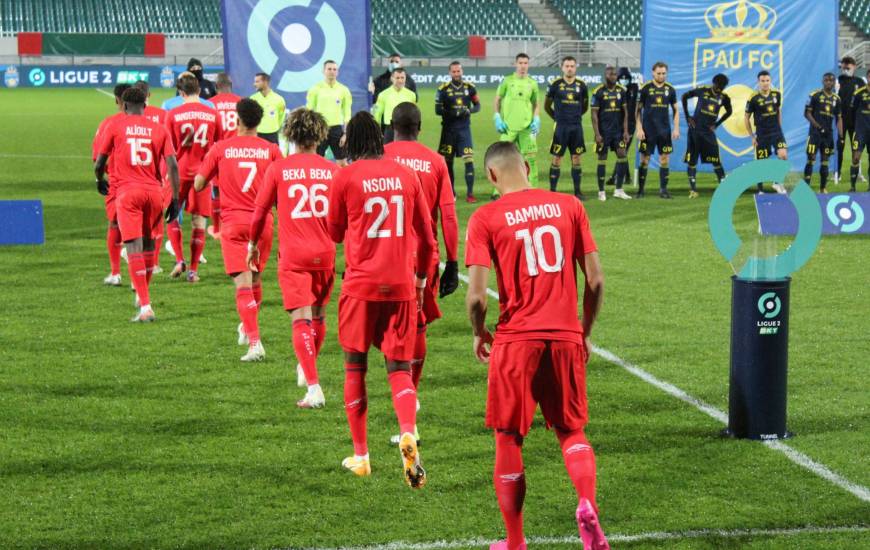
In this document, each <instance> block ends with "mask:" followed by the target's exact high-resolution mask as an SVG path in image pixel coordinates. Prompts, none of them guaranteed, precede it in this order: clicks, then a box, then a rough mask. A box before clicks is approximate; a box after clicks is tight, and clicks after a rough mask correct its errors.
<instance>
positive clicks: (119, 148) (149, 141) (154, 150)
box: [99, 115, 175, 193]
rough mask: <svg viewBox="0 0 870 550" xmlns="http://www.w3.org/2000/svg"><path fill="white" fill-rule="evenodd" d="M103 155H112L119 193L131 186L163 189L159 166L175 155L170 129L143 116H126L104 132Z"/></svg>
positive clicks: (100, 152)
mask: <svg viewBox="0 0 870 550" xmlns="http://www.w3.org/2000/svg"><path fill="white" fill-rule="evenodd" d="M99 154H101V155H107V156H108V155H111V162H112V165H113V166H114V167H115V178H116V180H117V181H116V183H115V186H116V193H123V190H124V189H125V188H126V187H127V186H148V187H151V186H153V187H154V188H159V187H160V172H159V166H160V163H161V161H163V159H164V158H165V157H168V156H170V155H173V154H175V151H174V150H173V148H172V143H171V141H170V139H169V136H168V135H167V134H166V130H165V129H164V128H163V127H162V126H160V125H159V124H155V123H154V122H152V121H151V120H149V119H147V118H145V117H144V116H142V115H123V116H121V117H118V118H117V119H115V121H114V122H113V123H112V125H111V126H110V127H109V128H107V129H106V131H105V132H103V135H102V138H101V140H100V146H99Z"/></svg>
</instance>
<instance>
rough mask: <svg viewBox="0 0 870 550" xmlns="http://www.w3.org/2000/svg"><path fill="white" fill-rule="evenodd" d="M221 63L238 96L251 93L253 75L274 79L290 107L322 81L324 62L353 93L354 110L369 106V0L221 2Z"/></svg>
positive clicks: (273, 83)
mask: <svg viewBox="0 0 870 550" xmlns="http://www.w3.org/2000/svg"><path fill="white" fill-rule="evenodd" d="M221 17H222V19H223V21H222V22H223V34H224V60H225V64H226V69H227V72H228V73H229V74H230V76H231V77H232V78H233V83H234V85H235V86H234V87H235V91H236V93H239V94H241V95H249V94H250V93H253V91H254V90H253V83H254V75H255V74H257V73H261V72H262V73H268V74H270V75H271V76H272V89H273V90H275V91H277V92H278V93H280V94H281V95H283V96H284V98H285V99H286V100H287V107H288V108H291V109H292V108H295V107H299V106H302V105H305V94H306V92H307V91H308V89H309V88H311V86H312V85H314V84H316V83H317V82H319V81H321V80H323V62H324V61H326V60H327V59H331V60H333V61H335V62H336V63H338V66H339V74H338V80H339V82H341V83H342V84H344V85H346V86H347V87H348V88H350V91H351V93H352V94H353V110H354V112H356V111H359V110H361V109H368V108H369V94H368V81H369V70H370V67H371V59H370V58H369V54H370V52H371V6H370V3H369V0H223V2H222V7H221Z"/></svg>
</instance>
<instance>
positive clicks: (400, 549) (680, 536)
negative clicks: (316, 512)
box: [306, 525, 870, 550]
mask: <svg viewBox="0 0 870 550" xmlns="http://www.w3.org/2000/svg"><path fill="white" fill-rule="evenodd" d="M867 531H870V526H867V525H849V526H843V527H816V526H807V527H794V528H780V529H697V530H692V531H672V532H664V531H653V532H648V533H637V534H634V535H620V534H613V535H607V540H608V542H654V541H663V540H685V539H703V538H725V539H736V538H747V537H790V536H795V535H805V534H832V533H864V532H867ZM579 540H580V538H579V537H577V536H571V537H527V538H526V542H527V543H529V544H534V545H538V544H540V545H554V544H559V545H561V544H573V545H576V544H577V542H579ZM495 542H496V541H495V540H490V539H484V538H474V539H466V540H451V541H447V540H440V541H431V542H390V543H387V544H378V545H371V546H342V547H340V548H320V547H312V548H308V549H306V550H441V549H448V548H466V547H469V546H474V547H478V548H487V547H488V546H489V545H490V544H493V543H495Z"/></svg>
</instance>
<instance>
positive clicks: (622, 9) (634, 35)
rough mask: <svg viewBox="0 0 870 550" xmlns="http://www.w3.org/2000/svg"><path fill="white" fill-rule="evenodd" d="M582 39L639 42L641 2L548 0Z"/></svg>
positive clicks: (634, 0)
mask: <svg viewBox="0 0 870 550" xmlns="http://www.w3.org/2000/svg"><path fill="white" fill-rule="evenodd" d="M550 4H551V5H552V6H553V7H554V8H556V9H557V10H558V11H559V12H561V13H562V15H563V16H564V17H565V19H566V20H567V21H568V23H569V24H570V25H571V26H572V27H574V29H575V30H576V31H577V33H578V34H579V35H580V38H581V39H582V40H598V39H603V38H613V39H625V40H639V39H640V25H641V15H642V11H643V9H642V6H643V2H642V0H585V1H584V2H577V1H576V0H550Z"/></svg>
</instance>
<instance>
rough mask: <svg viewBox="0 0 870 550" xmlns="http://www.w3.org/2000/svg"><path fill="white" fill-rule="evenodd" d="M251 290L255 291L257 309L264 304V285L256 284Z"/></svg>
mask: <svg viewBox="0 0 870 550" xmlns="http://www.w3.org/2000/svg"><path fill="white" fill-rule="evenodd" d="M251 290H253V291H254V300H257V307H260V305H261V304H262V303H263V284H262V283H254V284H253V285H252V286H251Z"/></svg>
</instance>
